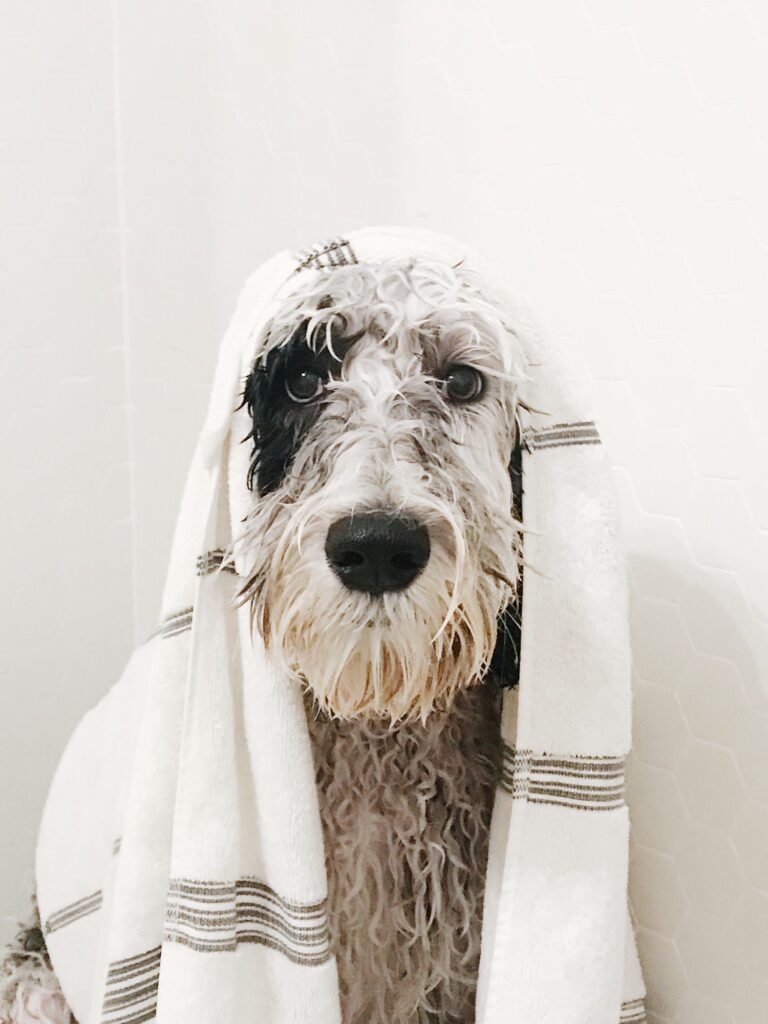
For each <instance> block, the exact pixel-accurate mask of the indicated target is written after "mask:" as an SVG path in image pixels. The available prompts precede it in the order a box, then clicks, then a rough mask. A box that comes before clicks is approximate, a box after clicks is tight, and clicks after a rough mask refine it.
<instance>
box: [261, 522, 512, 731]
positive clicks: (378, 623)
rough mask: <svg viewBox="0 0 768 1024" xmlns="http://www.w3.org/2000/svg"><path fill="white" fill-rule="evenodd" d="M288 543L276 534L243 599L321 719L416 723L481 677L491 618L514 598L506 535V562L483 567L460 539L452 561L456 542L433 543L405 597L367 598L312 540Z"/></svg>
mask: <svg viewBox="0 0 768 1024" xmlns="http://www.w3.org/2000/svg"><path fill="white" fill-rule="evenodd" d="M455 528H456V527H455V524H454V530H455ZM507 532H511V530H509V531H507ZM320 533H321V531H318V534H320ZM295 536H296V532H295V531H292V530H287V531H285V532H284V533H283V538H284V542H283V543H282V544H279V545H278V546H277V549H276V550H275V552H274V554H273V557H272V558H271V559H270V561H269V564H268V565H262V566H261V567H260V568H257V569H255V571H254V572H253V574H252V575H251V576H250V580H249V583H248V584H247V585H246V588H244V593H245V594H246V595H247V596H248V597H249V599H250V602H251V611H252V619H253V624H254V627H255V628H256V629H257V630H258V632H259V633H260V634H261V636H262V638H263V641H264V644H265V647H266V649H267V651H268V652H269V654H270V656H271V657H272V659H273V660H274V661H276V662H277V663H278V664H280V665H281V666H282V668H283V669H284V670H285V671H286V672H287V673H288V674H289V675H291V676H292V677H294V678H298V679H299V680H300V681H301V682H302V684H303V685H305V686H307V687H309V689H310V690H311V692H312V694H313V695H314V698H315V701H316V703H317V705H318V706H319V707H320V708H321V709H323V710H324V711H325V712H326V713H328V714H330V715H331V716H333V717H337V718H357V717H364V716H369V717H379V718H389V719H391V720H392V721H393V722H406V721H413V720H417V719H420V720H421V721H422V722H423V721H425V720H426V719H427V717H428V716H429V714H430V713H431V712H433V711H439V710H445V709H446V708H448V707H449V706H450V704H451V702H452V700H453V698H454V697H455V696H456V694H457V693H458V692H459V691H460V690H462V689H464V688H466V687H469V686H472V685H476V684H477V683H479V682H480V681H481V680H482V679H483V677H484V676H485V673H486V671H487V668H488V665H489V662H490V660H491V656H492V654H493V650H494V647H495V644H496V634H497V621H498V615H499V612H500V611H501V610H502V609H503V608H504V607H505V606H506V604H507V603H508V602H509V600H511V599H512V597H513V596H514V590H515V582H514V581H515V579H516V574H517V564H516V558H517V553H516V547H515V543H514V538H507V539H508V541H510V542H509V543H508V545H506V550H507V551H508V553H509V554H508V558H507V559H506V560H505V561H506V562H507V563H510V562H511V563H512V564H511V565H510V564H506V565H503V566H499V567H493V566H491V565H490V562H491V559H490V557H489V553H488V552H487V551H472V550H470V549H469V548H468V546H467V545H466V542H464V540H463V536H462V543H461V550H460V552H459V554H458V555H457V554H456V545H455V544H454V545H449V546H445V547H444V546H440V545H435V546H433V550H432V556H431V558H430V561H429V563H428V565H427V567H426V568H425V570H424V571H423V572H422V574H421V575H420V576H419V577H418V578H417V579H416V580H415V581H414V582H413V583H412V584H411V585H410V586H409V587H408V588H407V589H406V590H404V591H400V592H394V593H384V594H382V595H380V596H377V597H371V596H370V595H368V594H364V593H359V592H355V591H349V590H347V589H345V588H344V587H343V586H342V585H341V584H340V583H339V582H338V581H337V580H336V579H335V577H334V576H333V574H332V573H331V571H330V569H329V567H328V566H327V564H326V563H325V560H324V557H323V555H322V549H321V547H320V544H319V536H318V537H316V538H313V537H311V536H310V537H306V536H305V537H304V538H303V539H302V541H301V542H299V541H297V540H295V539H294V538H295ZM449 548H452V549H453V550H449ZM313 549H316V551H315V552H314V553H313Z"/></svg>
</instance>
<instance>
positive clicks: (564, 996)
mask: <svg viewBox="0 0 768 1024" xmlns="http://www.w3.org/2000/svg"><path fill="white" fill-rule="evenodd" d="M420 252H424V253H427V254H430V255H432V256H435V255H437V256H440V257H442V258H445V259H446V260H448V261H450V262H451V263H456V262H458V261H459V260H464V262H465V263H466V264H468V265H470V266H473V267H474V268H475V269H477V270H478V271H480V272H481V273H484V274H486V275H487V277H488V278H489V279H490V280H491V281H493V283H494V285H495V286H496V288H497V289H499V290H500V291H503V292H504V294H507V293H506V290H505V289H504V288H503V283H502V282H500V281H499V279H498V276H497V275H496V274H495V273H494V271H493V270H492V268H490V267H488V266H487V265H486V264H484V263H483V261H482V260H481V259H480V258H479V257H478V256H477V255H476V254H475V253H473V252H471V250H468V249H467V248H466V247H465V246H463V245H460V244H458V243H457V242H455V241H453V240H451V239H449V238H446V237H444V236H440V235H435V234H432V233H430V232H426V231H420V230H410V229H402V228H392V227H384V228H374V229H365V230H360V231H354V232H351V233H348V234H345V235H343V236H338V237H334V238H332V239H330V240H328V241H326V242H323V243H321V244H319V245H317V246H312V247H310V248H308V249H305V250H303V251H302V252H300V253H293V252H290V251H285V252H281V253H279V254H278V255H277V256H275V257H274V258H272V259H271V260H269V261H268V262H267V263H266V264H264V265H263V266H262V267H261V268H260V269H259V270H257V271H256V273H255V274H253V275H252V277H251V278H250V279H249V281H248V282H247V284H246V286H245V289H244V291H243V294H242V296H241V299H240V302H239V305H238V308H237V310H236V312H235V316H234V318H233V320H232V323H231V324H230V327H229V329H228V331H227V334H226V336H225V338H224V341H223V344H222V348H221V352H220V356H219V362H218V366H217V370H216V376H215V379H214V385H213V390H212V395H211V400H210V405H209V410H208V415H207V418H206V421H205V424H204V427H203V430H202V433H201V436H200V440H199V442H198V445H197V448H196V451H195V455H194V458H193V461H192V466H191V469H190V472H189V476H188V480H187V485H186V488H185V492H184V496H183V499H182V503H181V509H180V513H179V519H178V524H177V528H176V533H175V538H174V543H173V549H172V555H171V564H170V568H169V572H168V576H167V582H166V587H165V592H164V596H163V602H162V614H161V624H160V627H159V629H158V630H157V631H156V632H155V633H154V634H153V636H152V637H151V638H150V639H149V640H148V641H147V642H146V643H145V644H143V645H142V646H141V647H140V648H138V649H137V651H136V652H135V653H134V655H133V657H132V658H131V661H130V662H129V664H128V666H127V668H126V670H125V672H124V674H123V676H122V678H121V679H120V681H119V682H118V683H117V684H116V685H115V686H114V687H113V688H112V689H111V690H110V691H109V692H108V693H107V694H106V696H105V697H104V698H103V699H102V700H101V701H100V702H99V704H97V705H96V707H94V708H93V709H92V710H91V711H90V712H89V713H88V714H87V715H86V716H85V718H84V719H83V720H82V721H81V722H80V724H79V725H78V727H77V729H76V731H75V733H74V735H73V736H72V738H71V740H70V743H69V745H68V747H67V749H66V751H65V753H64V756H63V757H62V759H61V762H60V764H59V766H58V769H57V771H56V774H55V777H54V780H53V783H52V786H51V790H50V793H49V796H48V800H47V803H46V808H45V811H44V814H43V819H42V824H41V828H40V835H39V842H38V851H37V890H38V902H39V905H40V910H41V915H42V918H43V922H44V928H45V932H46V937H47V943H48V947H49V951H50V954H51V958H52V962H53V966H54V969H55V971H56V973H57V975H58V977H59V980H60V982H61V985H62V988H63V991H64V993H65V996H66V997H67V999H68V1001H69V1003H70V1005H71V1007H72V1009H73V1011H74V1013H75V1015H76V1017H77V1018H78V1020H79V1021H80V1024H97V1022H103V1024H139V1022H142V1021H154V1020H158V1021H161V1022H162V1024H182V1022H183V1024H187V1022H188V1021H192V1020H194V1021H195V1022H196V1024H220V1022H222V1021H227V1022H228V1024H238V1022H241V1021H242V1022H245V1021H252V1020H258V1021H260V1022H262V1024H293V1022H295V1024H298V1022H302V1024H304V1022H313V1024H339V1022H340V1007H339V993H338V973H337V967H336V962H335V959H334V956H333V953H332V950H331V947H330V936H329V929H328V921H327V915H326V898H327V880H326V875H325V865H324V849H323V839H322V829H321V823H320V817H319V810H318V800H317V792H316V789H315V779H314V767H313V761H312V751H311V747H310V741H309V734H308V730H307V723H306V717H305V710H304V704H303V700H302V695H301V692H300V690H299V688H298V686H297V685H295V684H292V683H289V682H287V681H286V679H285V678H283V677H282V676H281V675H280V673H279V672H278V671H277V670H276V669H275V668H274V666H273V665H272V664H271V663H270V661H269V659H268V658H267V656H266V653H265V651H264V648H263V645H262V643H261V640H260V638H259V637H255V638H254V637H252V636H251V630H250V623H249V618H248V610H247V608H242V607H241V608H238V607H237V606H236V602H235V600H234V598H235V595H236V592H237V589H238V573H239V572H240V571H241V569H242V568H243V567H242V566H240V565H239V564H238V557H237V556H235V557H234V558H231V557H230V556H228V555H227V552H228V551H229V550H230V544H231V540H232V537H233V535H234V532H235V531H236V530H237V527H238V524H239V523H240V522H241V521H242V518H243V516H244V515H245V513H246V511H247V509H248V505H249V502H250V501H252V500H253V499H252V495H251V494H250V493H249V492H248V491H247V488H246V486H245V481H246V473H247V459H248V452H247V450H246V446H244V445H241V444H239V443H238V441H239V439H240V438H241V437H243V436H245V435H246V434H247V433H248V431H249V424H248V423H247V422H246V420H245V419H244V417H246V416H247V413H246V412H245V411H244V410H242V409H239V410H238V409H236V407H237V406H238V402H239V391H240V389H241V387H242V381H243V379H244V377H245V375H246V373H247V371H248V369H249V367H250V365H251V363H252V361H253V358H254V354H255V353H254V340H253V339H254V338H255V337H256V336H257V335H258V333H259V329H260V327H261V326H262V325H263V324H264V323H265V322H266V320H267V318H268V317H270V316H271V315H272V314H273V312H274V311H275V310H276V308H277V306H278V305H279V304H280V303H281V302H282V301H283V300H284V299H285V297H286V295H288V294H289V293H290V289H291V287H292V284H293V282H294V281H296V280H297V278H298V279H299V280H301V279H303V278H302V275H305V274H311V273H317V272H319V271H321V270H323V269H324V268H327V267H336V266H343V265H346V264H349V263H354V262H359V261H364V260H378V259H387V258H391V257H399V256H403V255H417V254H418V253H420ZM509 302H510V305H511V307H514V308H513V310H512V311H513V313H514V315H515V316H516V317H517V321H516V322H517V323H518V324H519V333H520V337H521V338H522V340H523V342H524V344H525V345H526V348H527V356H528V359H529V364H530V368H531V369H530V374H531V379H530V381H529V382H528V383H527V384H526V394H525V395H524V396H523V397H524V399H525V410H524V432H523V436H522V448H523V453H522V473H523V490H524V495H525V503H524V504H525V507H524V517H525V526H526V534H525V574H524V593H525V601H524V607H523V620H522V657H521V666H520V686H519V690H518V691H517V692H513V691H506V692H505V696H504V705H503V713H502V735H503V739H504V768H503V773H502V776H501V779H500V781H499V786H498V790H497V794H496V799H495V804H494V811H493V820H492V827H491V844H490V854H489V861H488V876H487V884H486V898H485V906H484V916H483V940H482V954H481V961H480V974H479V979H478V980H479V984H478V995H477V1003H478V1005H477V1021H478V1024H507V1022H508V1021H514V1022H515V1024H555V1022H557V1024H641V1022H642V1021H643V1020H644V1019H645V1010H644V1002H643V999H644V990H643V983H642V978H641V975H640V970H639V965H638V962H637V956H636V952H635V944H634V937H633V934H632V928H631V924H630V923H629V919H628V915H627V901H626V892H627V845H628V814H627V808H626V805H625V801H624V759H625V755H626V753H627V750H628V746H629V741H630V693H629V679H630V671H629V667H630V651H629V641H628V632H627V608H626V585H625V577H624V567H623V563H622V559H621V556H620V553H619V549H618V542H617V536H616V510H615V498H614V494H613V490H612V487H611V483H610V475H609V471H608V467H607V462H606V460H605V456H604V453H603V451H602V447H601V444H600V436H599V434H598V431H597V429H596V427H595V424H594V422H593V420H592V419H591V418H590V415H589V411H588V409H587V408H586V407H585V401H584V397H583V392H582V387H581V385H580V383H579V381H578V380H577V379H576V377H575V376H574V374H573V373H572V371H571V370H570V369H569V368H568V366H567V364H566V362H564V360H563V356H562V353H560V352H559V351H558V350H557V349H556V348H554V347H553V346H551V344H550V343H549V342H548V341H547V339H546V337H545V335H544V334H543V333H542V332H541V331H540V330H539V328H538V327H537V326H536V324H535V322H534V321H533V319H532V318H531V317H530V315H529V314H528V313H527V311H526V310H525V309H524V308H523V307H522V305H520V304H519V303H517V302H516V300H515V299H514V298H513V297H512V296H509Z"/></svg>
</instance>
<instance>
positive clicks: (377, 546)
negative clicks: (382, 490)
mask: <svg viewBox="0 0 768 1024" xmlns="http://www.w3.org/2000/svg"><path fill="white" fill-rule="evenodd" d="M325 555H326V558H327V559H328V563H329V565H330V566H331V568H332V569H333V571H334V572H335V573H336V575H337V576H338V578H339V579H340V580H341V582H342V583H343V584H344V586H345V587H347V589H349V590H362V591H364V592H365V593H367V594H383V593H384V591H386V590H404V589H405V588H406V587H407V586H408V585H409V584H411V583H413V581H414V580H415V579H416V577H417V576H418V575H419V573H420V572H421V570H422V569H423V568H424V566H425V565H426V564H427V562H428V561H429V533H428V532H427V528H426V527H425V526H424V525H423V524H422V523H420V522H419V521H418V520H417V519H409V518H406V517H403V516H400V515H397V514H396V513H392V512H362V513H360V514H359V515H351V516H344V518H343V519H337V520H336V522H335V523H333V524H332V525H331V527H330V529H329V530H328V536H327V537H326V540H325Z"/></svg>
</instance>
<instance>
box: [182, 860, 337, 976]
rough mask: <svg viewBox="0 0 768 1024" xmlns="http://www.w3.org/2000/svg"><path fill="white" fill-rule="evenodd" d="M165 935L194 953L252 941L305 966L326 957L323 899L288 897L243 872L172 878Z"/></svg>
mask: <svg viewBox="0 0 768 1024" xmlns="http://www.w3.org/2000/svg"><path fill="white" fill-rule="evenodd" d="M164 938H165V941H167V942H176V943H178V944H179V945H182V946H186V947H187V948H188V949H191V950H194V951H195V952H198V953H212V952H234V951H235V950H236V949H237V948H238V946H241V945H247V944H257V945H262V946H266V947H267V948H269V949H274V950H276V951H277V952H279V953H282V954H283V956H285V957H287V958H288V959H289V960H291V961H292V962H293V963H296V964H302V965H304V966H317V965H320V964H323V963H325V962H326V961H327V960H329V959H330V957H331V949H330V932H329V928H328V920H327V915H326V901H325V900H324V899H323V900H317V901H315V902H310V903H297V902H293V901H290V900H287V899H285V898H284V897H283V896H280V895H279V894H278V893H277V892H276V891H275V890H274V889H272V888H271V887H270V886H268V885H266V884H265V883H264V882H261V881H259V880H258V879H255V878H248V877H246V878H241V879H238V880H237V881H236V882H210V881H193V880H192V879H187V878H179V879H173V880H172V881H171V883H170V885H169V889H168V905H167V916H166V925H165V936H164Z"/></svg>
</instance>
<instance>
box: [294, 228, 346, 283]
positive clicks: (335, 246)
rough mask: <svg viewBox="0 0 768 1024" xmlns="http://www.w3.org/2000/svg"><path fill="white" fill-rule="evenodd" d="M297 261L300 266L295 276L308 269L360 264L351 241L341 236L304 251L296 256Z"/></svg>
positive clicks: (295, 271)
mask: <svg viewBox="0 0 768 1024" xmlns="http://www.w3.org/2000/svg"><path fill="white" fill-rule="evenodd" d="M296 260H297V264H298V265H297V267H296V269H295V270H294V274H298V273H299V271H301V270H308V269H312V270H323V269H325V268H328V267H345V266H352V265H353V264H355V263H357V262H358V260H357V256H356V255H355V251H354V249H353V248H352V246H351V245H350V243H349V241H348V240H347V239H346V238H342V237H341V236H340V235H337V236H335V237H334V238H329V239H327V240H326V241H324V242H318V243H317V245H311V246H309V247H308V248H306V249H302V250H301V252H299V253H297V254H296Z"/></svg>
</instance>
